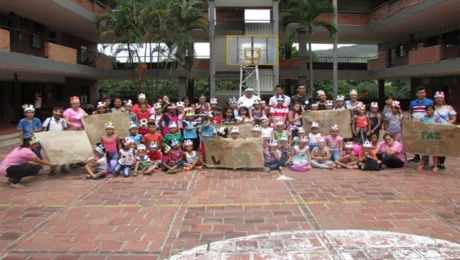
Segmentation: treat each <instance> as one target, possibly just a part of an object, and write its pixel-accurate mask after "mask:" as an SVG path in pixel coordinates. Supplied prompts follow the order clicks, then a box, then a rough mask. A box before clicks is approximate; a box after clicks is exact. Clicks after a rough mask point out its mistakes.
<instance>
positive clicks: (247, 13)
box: [244, 9, 271, 23]
mask: <svg viewBox="0 0 460 260" xmlns="http://www.w3.org/2000/svg"><path fill="white" fill-rule="evenodd" d="M244 22H245V23H270V22H271V13H270V9H246V10H244Z"/></svg>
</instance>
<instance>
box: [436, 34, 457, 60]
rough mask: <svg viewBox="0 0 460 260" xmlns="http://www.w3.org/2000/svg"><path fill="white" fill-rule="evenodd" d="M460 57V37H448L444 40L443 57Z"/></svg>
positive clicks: (444, 58)
mask: <svg viewBox="0 0 460 260" xmlns="http://www.w3.org/2000/svg"><path fill="white" fill-rule="evenodd" d="M455 58H460V37H457V38H453V39H447V40H444V41H443V42H442V52H441V59H443V60H447V59H455Z"/></svg>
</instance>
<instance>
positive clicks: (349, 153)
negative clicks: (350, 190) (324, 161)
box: [335, 142, 358, 169]
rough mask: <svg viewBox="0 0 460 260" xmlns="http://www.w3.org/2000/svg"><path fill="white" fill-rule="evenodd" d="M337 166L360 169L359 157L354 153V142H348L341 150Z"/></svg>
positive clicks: (336, 162)
mask: <svg viewBox="0 0 460 260" xmlns="http://www.w3.org/2000/svg"><path fill="white" fill-rule="evenodd" d="M335 164H337V168H339V169H340V168H346V169H358V157H356V156H355V155H354V154H353V143H352V142H347V143H346V144H345V146H344V149H343V151H341V152H340V156H339V159H338V160H337V161H335Z"/></svg>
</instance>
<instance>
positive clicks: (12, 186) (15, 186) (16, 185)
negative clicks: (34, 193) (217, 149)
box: [10, 183, 26, 189]
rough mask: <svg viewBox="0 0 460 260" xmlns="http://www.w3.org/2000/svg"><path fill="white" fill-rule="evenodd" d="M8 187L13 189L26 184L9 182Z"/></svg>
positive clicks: (23, 186) (20, 187) (21, 187)
mask: <svg viewBox="0 0 460 260" xmlns="http://www.w3.org/2000/svg"><path fill="white" fill-rule="evenodd" d="M10 187H11V188H13V189H23V188H25V187H26V186H25V185H23V184H21V183H10Z"/></svg>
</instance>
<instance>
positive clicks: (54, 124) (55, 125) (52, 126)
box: [43, 117, 67, 131]
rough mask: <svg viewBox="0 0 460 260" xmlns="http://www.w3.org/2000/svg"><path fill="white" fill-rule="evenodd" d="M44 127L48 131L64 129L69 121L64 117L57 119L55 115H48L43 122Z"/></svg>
mask: <svg viewBox="0 0 460 260" xmlns="http://www.w3.org/2000/svg"><path fill="white" fill-rule="evenodd" d="M43 127H44V128H45V129H48V131H64V130H65V129H66V128H67V122H66V121H65V119H64V118H61V119H59V121H56V119H55V118H54V117H48V118H47V119H46V120H45V122H44V123H43Z"/></svg>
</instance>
